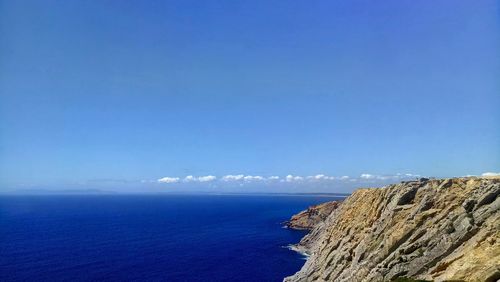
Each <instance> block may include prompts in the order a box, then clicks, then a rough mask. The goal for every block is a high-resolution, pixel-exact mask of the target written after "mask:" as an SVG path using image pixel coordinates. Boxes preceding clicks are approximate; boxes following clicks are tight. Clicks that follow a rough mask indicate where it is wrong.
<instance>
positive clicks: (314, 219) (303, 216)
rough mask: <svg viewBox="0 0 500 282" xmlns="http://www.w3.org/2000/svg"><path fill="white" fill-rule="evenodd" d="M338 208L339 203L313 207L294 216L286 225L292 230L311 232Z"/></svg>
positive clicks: (334, 202) (332, 202)
mask: <svg viewBox="0 0 500 282" xmlns="http://www.w3.org/2000/svg"><path fill="white" fill-rule="evenodd" d="M338 206H339V203H338V202H337V201H331V202H326V203H322V204H319V205H315V206H311V207H309V208H308V209H307V210H305V211H302V212H300V213H298V214H296V215H294V216H292V218H291V219H290V220H289V221H287V222H286V223H285V225H286V226H287V227H289V228H292V229H298V230H311V229H313V228H314V227H315V226H316V225H318V224H319V223H320V222H323V221H325V220H326V218H327V217H328V216H329V215H330V214H331V213H332V212H333V211H334V210H335V209H336V208H337V207H338Z"/></svg>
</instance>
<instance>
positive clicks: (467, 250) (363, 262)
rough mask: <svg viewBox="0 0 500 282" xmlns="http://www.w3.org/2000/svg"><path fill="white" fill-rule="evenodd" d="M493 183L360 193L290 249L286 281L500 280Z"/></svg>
mask: <svg viewBox="0 0 500 282" xmlns="http://www.w3.org/2000/svg"><path fill="white" fill-rule="evenodd" d="M499 193H500V179H498V178H489V179H488V178H475V177H470V178H454V179H441V180H426V179H422V180H421V181H413V182H402V183H400V184H395V185H389V186H386V187H384V188H378V189H376V188H375V189H360V190H357V191H356V192H354V193H353V194H352V195H351V196H350V197H348V198H347V199H346V200H345V201H344V202H342V203H341V204H340V206H339V207H338V208H337V209H335V210H334V211H333V212H332V213H331V214H330V216H328V218H327V219H326V220H325V221H324V222H320V223H319V224H318V225H317V226H316V227H315V228H314V229H313V230H312V231H311V233H309V234H308V235H307V236H306V237H304V238H303V239H302V241H301V242H300V243H299V245H298V246H297V249H298V250H299V251H304V252H306V253H308V254H310V257H309V259H308V260H307V262H306V264H305V265H304V266H303V268H302V269H301V270H300V271H299V272H298V273H296V274H295V275H293V276H291V277H287V278H286V279H285V281H390V280H393V279H396V278H397V277H412V278H418V279H426V280H434V281H446V280H455V281H456V280H460V281H497V280H498V279H500V197H498V195H499Z"/></svg>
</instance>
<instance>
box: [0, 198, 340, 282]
mask: <svg viewBox="0 0 500 282" xmlns="http://www.w3.org/2000/svg"><path fill="white" fill-rule="evenodd" d="M334 199H335V198H326V197H313V196H234V195H217V196H216V195H188V196H186V195H182V196H177V195H175V196H174V195H65V196H63V195H61V196H58V195H48V196H45V195H43V196H40V195H38V196H1V197H0V281H91V280H92V281H102V280H108V281H282V279H283V278H284V277H285V276H288V275H291V274H293V273H295V272H296V271H298V270H299V269H300V268H301V266H302V265H303V264H304V262H305V260H304V258H303V257H302V256H301V255H300V254H297V253H295V252H293V251H290V250H289V249H287V248H286V246H287V245H289V244H292V243H296V242H298V241H299V240H300V238H301V237H302V236H303V235H304V234H305V233H304V232H301V231H294V230H289V229H286V228H283V227H282V222H283V221H285V220H287V219H289V218H290V216H291V215H293V214H295V213H297V212H299V211H301V210H303V209H305V208H307V207H308V206H309V205H312V204H318V203H321V202H325V201H329V200H334Z"/></svg>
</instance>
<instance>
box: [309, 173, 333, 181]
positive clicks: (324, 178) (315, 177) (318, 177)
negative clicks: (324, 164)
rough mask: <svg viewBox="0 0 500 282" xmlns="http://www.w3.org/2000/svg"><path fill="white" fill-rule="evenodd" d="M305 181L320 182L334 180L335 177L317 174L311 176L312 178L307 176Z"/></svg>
mask: <svg viewBox="0 0 500 282" xmlns="http://www.w3.org/2000/svg"><path fill="white" fill-rule="evenodd" d="M307 179H309V180H314V181H322V180H335V177H333V176H327V175H324V174H317V175H313V176H308V177H307Z"/></svg>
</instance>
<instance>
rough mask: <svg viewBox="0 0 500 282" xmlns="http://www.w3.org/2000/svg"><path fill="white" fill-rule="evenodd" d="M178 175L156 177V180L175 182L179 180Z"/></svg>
mask: <svg viewBox="0 0 500 282" xmlns="http://www.w3.org/2000/svg"><path fill="white" fill-rule="evenodd" d="M179 180H180V179H179V177H163V178H160V179H158V180H157V181H158V182H160V183H177V182H179Z"/></svg>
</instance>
